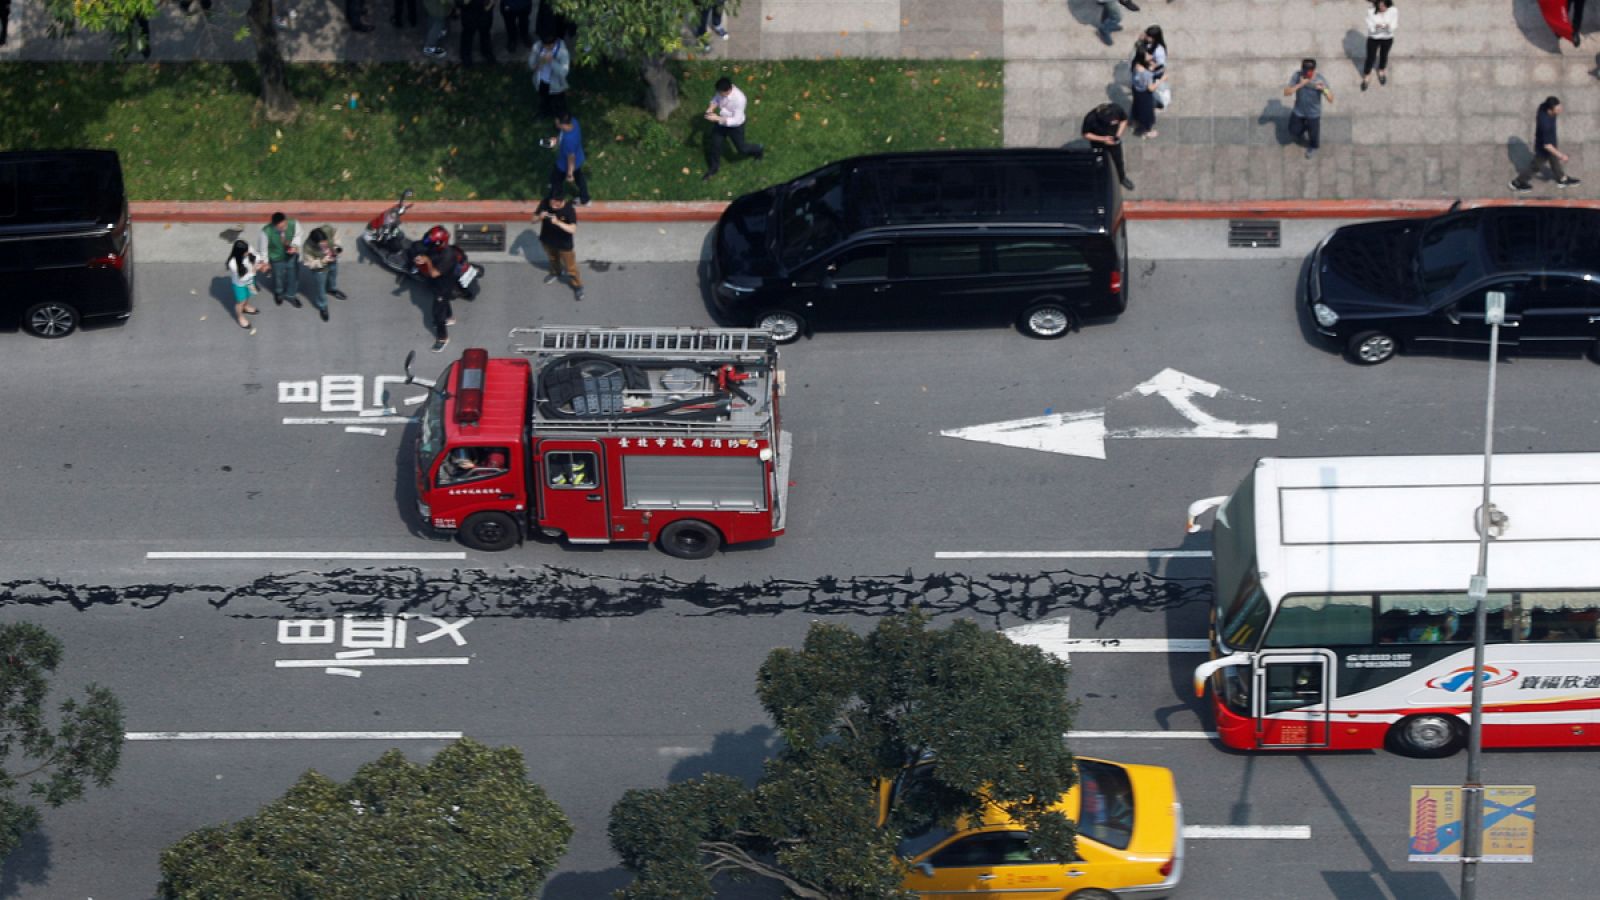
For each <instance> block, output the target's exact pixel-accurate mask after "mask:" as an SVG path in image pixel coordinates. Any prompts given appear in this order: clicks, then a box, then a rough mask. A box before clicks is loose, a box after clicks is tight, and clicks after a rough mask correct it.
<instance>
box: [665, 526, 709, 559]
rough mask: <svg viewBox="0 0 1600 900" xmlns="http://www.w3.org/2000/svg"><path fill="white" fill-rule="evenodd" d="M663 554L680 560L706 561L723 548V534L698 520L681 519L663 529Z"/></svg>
mask: <svg viewBox="0 0 1600 900" xmlns="http://www.w3.org/2000/svg"><path fill="white" fill-rule="evenodd" d="M656 543H658V544H660V545H661V552H663V553H665V554H667V555H668V556H676V557H677V558H679V559H706V558H708V557H710V556H711V555H712V554H714V553H716V552H717V550H719V549H721V547H722V532H720V531H717V530H716V529H715V528H712V527H711V526H710V525H707V524H706V523H704V522H701V521H699V520H697V519H679V520H678V521H676V522H673V523H672V524H670V525H668V526H667V527H665V528H663V529H661V537H660V539H658V540H657V541H656Z"/></svg>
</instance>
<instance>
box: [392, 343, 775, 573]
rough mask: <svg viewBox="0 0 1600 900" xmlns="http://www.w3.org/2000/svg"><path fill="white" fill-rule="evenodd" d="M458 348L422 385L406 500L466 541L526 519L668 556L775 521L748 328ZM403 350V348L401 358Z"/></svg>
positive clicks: (771, 425) (770, 409) (763, 408)
mask: <svg viewBox="0 0 1600 900" xmlns="http://www.w3.org/2000/svg"><path fill="white" fill-rule="evenodd" d="M511 341H512V347H511V356H509V357H503V358H502V357H494V358H491V357H490V356H489V354H488V352H487V351H486V350H483V349H478V348H474V349H469V350H467V351H465V352H464V353H462V355H461V358H460V359H459V360H457V361H456V362H454V363H451V364H450V365H449V366H448V367H446V368H445V371H444V373H443V375H442V376H441V377H440V379H439V381H438V383H437V385H436V386H435V387H434V388H433V389H432V390H431V391H430V393H429V396H428V399H427V402H426V405H425V407H424V408H423V410H422V415H421V417H420V418H421V429H420V431H419V433H418V436H417V441H416V452H415V458H416V482H417V508H418V512H419V513H420V514H421V516H422V519H423V521H424V522H426V523H427V525H428V526H429V527H431V528H433V529H435V530H438V531H443V532H455V533H457V534H459V535H460V538H461V541H462V542H463V543H465V544H466V545H467V546H469V547H472V548H474V549H478V550H504V549H507V548H509V547H511V546H512V545H513V544H516V543H518V542H520V541H521V540H522V539H523V537H524V536H525V535H528V534H532V533H534V532H538V533H540V534H543V535H546V536H549V537H559V538H564V539H565V540H566V541H567V542H568V543H572V544H608V543H612V542H621V541H643V542H646V543H648V542H651V541H654V542H656V544H657V545H659V546H660V547H661V549H662V550H663V551H665V552H666V553H668V554H670V555H672V556H676V557H680V558H682V559H705V558H706V557H709V556H711V555H712V554H714V553H716V552H717V550H718V549H719V548H720V547H722V546H723V545H724V544H734V543H743V542H748V541H761V540H769V539H771V538H774V537H776V536H777V535H780V534H782V533H783V529H784V514H785V511H786V506H787V502H786V501H787V495H788V458H789V447H790V444H791V442H790V440H789V436H788V435H787V434H784V433H782V432H781V430H780V428H779V421H778V397H779V395H780V393H781V383H782V378H781V376H780V373H779V371H778V351H777V347H776V345H775V344H774V342H773V341H772V338H771V336H770V335H769V334H768V333H767V332H765V331H760V330H731V329H706V328H600V327H580V326H553V327H545V328H537V329H530V328H517V329H513V330H512V332H511ZM408 365H409V363H408Z"/></svg>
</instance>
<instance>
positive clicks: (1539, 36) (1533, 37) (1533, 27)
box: [1511, 3, 1561, 53]
mask: <svg viewBox="0 0 1600 900" xmlns="http://www.w3.org/2000/svg"><path fill="white" fill-rule="evenodd" d="M1511 17H1512V19H1513V20H1515V21H1516V23H1517V30H1518V31H1520V32H1522V36H1523V38H1525V39H1526V40H1527V42H1528V43H1529V44H1530V45H1532V46H1534V47H1537V48H1539V49H1540V50H1543V51H1545V52H1546V53H1560V52H1561V39H1560V38H1558V37H1556V35H1555V32H1553V31H1551V30H1550V24H1549V23H1548V22H1546V21H1545V20H1544V16H1543V15H1542V14H1541V13H1540V12H1539V4H1537V3H1513V4H1511Z"/></svg>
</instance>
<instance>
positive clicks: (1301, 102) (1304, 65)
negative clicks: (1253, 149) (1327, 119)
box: [1283, 59, 1333, 159]
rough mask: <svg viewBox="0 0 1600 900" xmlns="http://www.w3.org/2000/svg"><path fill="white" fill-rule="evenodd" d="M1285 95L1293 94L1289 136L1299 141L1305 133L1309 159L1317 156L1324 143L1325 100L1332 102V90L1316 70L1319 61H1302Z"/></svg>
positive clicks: (1291, 77) (1291, 76) (1290, 77)
mask: <svg viewBox="0 0 1600 900" xmlns="http://www.w3.org/2000/svg"><path fill="white" fill-rule="evenodd" d="M1283 95H1284V96H1285V97H1288V96H1291V95H1293V97H1294V109H1293V110H1292V111H1290V113H1289V136H1290V137H1292V138H1294V139H1295V140H1296V141H1298V140H1300V139H1301V137H1302V136H1303V137H1304V138H1305V143H1306V159H1311V158H1312V157H1314V156H1316V155H1317V148H1318V147H1321V146H1322V101H1323V98H1327V101H1328V102H1329V103H1332V102H1333V91H1332V90H1331V89H1330V88H1329V87H1328V81H1327V79H1325V78H1323V77H1322V76H1321V75H1320V74H1318V72H1317V61H1316V60H1314V59H1302V60H1300V69H1299V70H1298V71H1296V72H1295V73H1294V74H1293V75H1290V76H1289V86H1288V87H1285V88H1284V89H1283Z"/></svg>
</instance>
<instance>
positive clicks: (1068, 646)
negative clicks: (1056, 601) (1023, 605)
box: [1001, 616, 1211, 666]
mask: <svg viewBox="0 0 1600 900" xmlns="http://www.w3.org/2000/svg"><path fill="white" fill-rule="evenodd" d="M1001 633H1002V634H1004V635H1005V636H1006V637H1008V638H1010V639H1012V640H1013V641H1016V642H1017V643H1019V644H1028V645H1030V646H1033V647H1038V648H1039V649H1040V650H1043V651H1044V652H1046V653H1048V654H1050V655H1051V656H1054V657H1055V658H1057V659H1059V660H1061V661H1062V662H1064V663H1066V664H1067V665H1069V666H1070V665H1072V658H1071V655H1072V654H1073V653H1208V652H1210V649H1211V648H1210V644H1209V643H1208V642H1207V641H1206V640H1205V638H1075V637H1072V636H1071V634H1072V622H1071V617H1070V616H1061V617H1059V618H1055V619H1047V620H1046V621H1043V622H1034V623H1031V624H1028V625H1017V626H1014V627H1011V628H1006V629H1002V630H1001Z"/></svg>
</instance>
